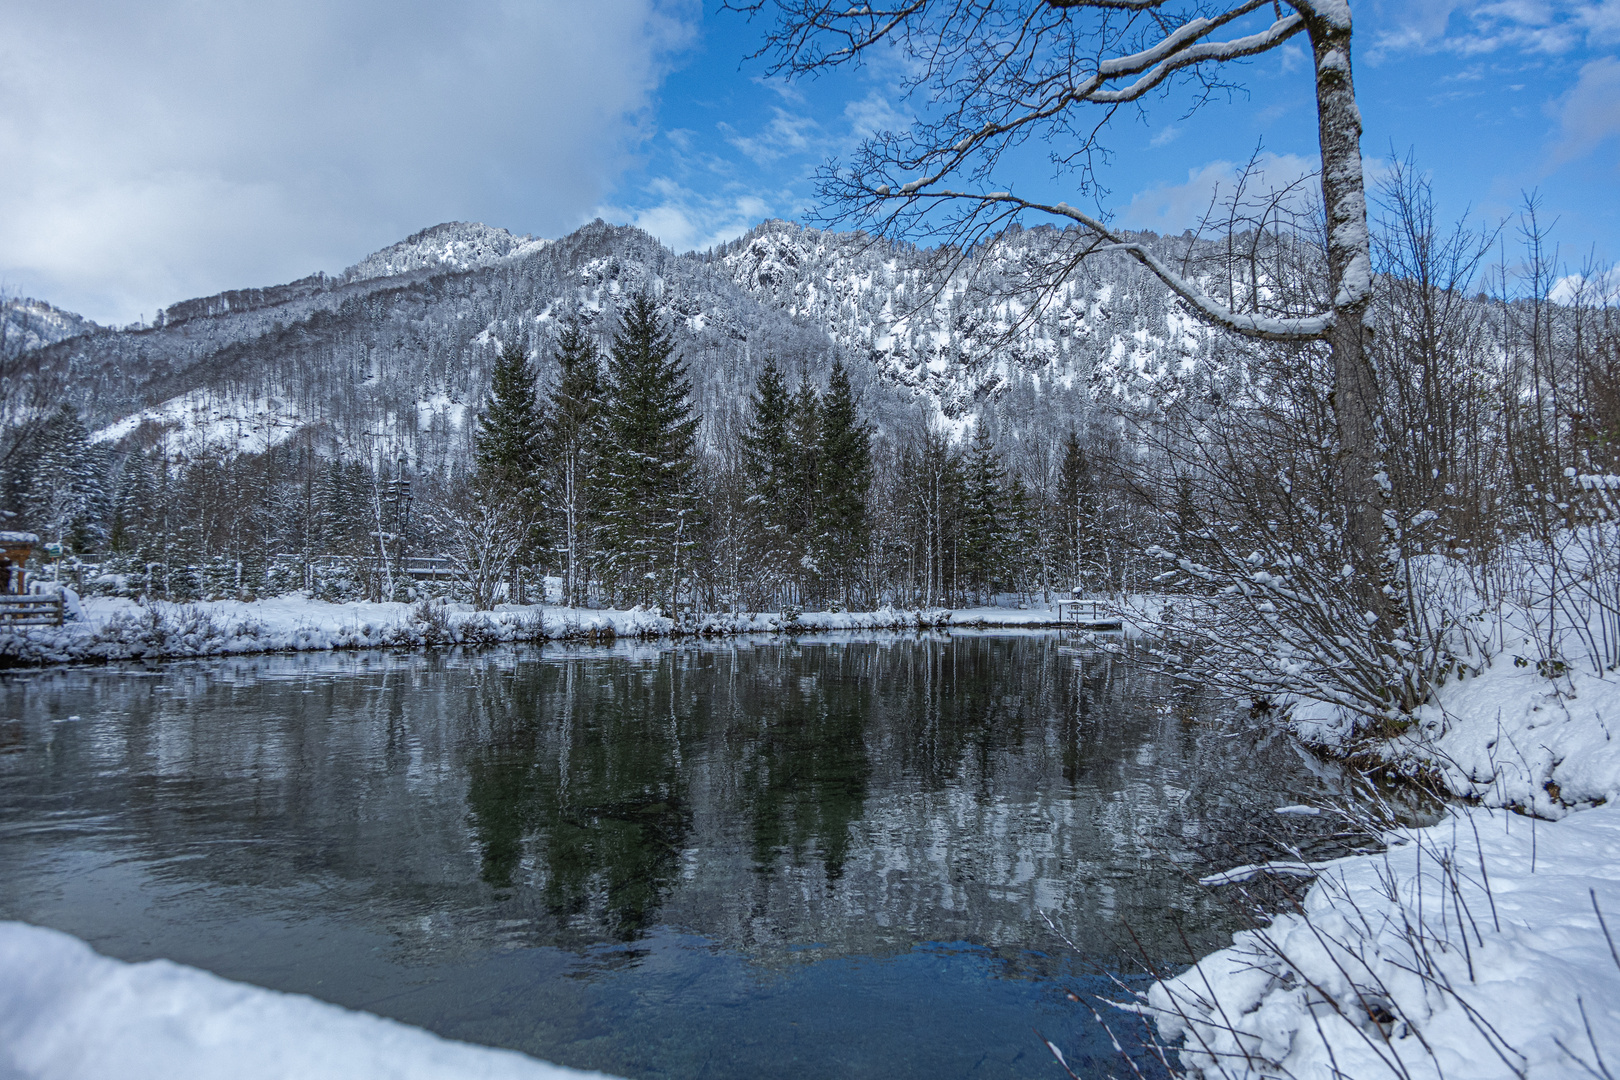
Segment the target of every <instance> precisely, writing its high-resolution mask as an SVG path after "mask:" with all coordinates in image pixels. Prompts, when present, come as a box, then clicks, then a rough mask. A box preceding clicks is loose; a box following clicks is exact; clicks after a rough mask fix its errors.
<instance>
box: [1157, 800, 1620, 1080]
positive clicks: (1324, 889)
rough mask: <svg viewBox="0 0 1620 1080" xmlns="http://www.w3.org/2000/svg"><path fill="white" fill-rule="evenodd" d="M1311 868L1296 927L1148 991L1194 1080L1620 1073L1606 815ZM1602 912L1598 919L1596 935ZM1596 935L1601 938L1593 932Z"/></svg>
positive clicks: (1459, 832) (1447, 839) (1454, 818)
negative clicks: (1618, 1069)
mask: <svg viewBox="0 0 1620 1080" xmlns="http://www.w3.org/2000/svg"><path fill="white" fill-rule="evenodd" d="M1388 839H1389V841H1390V845H1391V846H1390V847H1389V849H1388V850H1387V851H1386V852H1384V853H1382V854H1379V855H1376V856H1355V857H1351V858H1347V859H1343V860H1339V861H1337V862H1333V863H1329V864H1326V865H1324V866H1321V867H1318V873H1319V877H1318V878H1317V880H1316V882H1315V883H1314V884H1313V885H1312V886H1311V888H1310V890H1309V892H1308V893H1307V894H1306V897H1305V901H1304V910H1303V913H1292V914H1283V915H1279V916H1277V917H1276V919H1275V920H1274V921H1273V922H1272V923H1271V925H1270V926H1268V927H1266V928H1264V929H1257V930H1251V931H1245V932H1243V933H1240V934H1237V935H1236V936H1235V937H1234V943H1233V945H1232V946H1231V947H1230V948H1228V949H1224V950H1222V951H1220V952H1217V953H1215V954H1213V955H1211V956H1208V957H1206V958H1205V959H1203V960H1202V961H1200V962H1199V963H1198V964H1197V965H1196V966H1195V967H1193V968H1192V969H1191V970H1189V971H1188V972H1186V973H1184V974H1182V975H1181V976H1179V977H1177V978H1174V979H1170V980H1167V981H1164V982H1161V983H1159V984H1157V985H1155V986H1154V987H1153V989H1152V990H1151V991H1150V992H1149V994H1148V996H1147V1003H1146V1006H1145V1007H1144V1011H1147V1012H1149V1013H1151V1014H1152V1015H1154V1016H1155V1018H1156V1019H1157V1021H1158V1024H1159V1030H1160V1032H1161V1034H1163V1035H1164V1036H1165V1037H1166V1038H1169V1039H1177V1038H1181V1039H1183V1046H1184V1048H1183V1049H1182V1051H1181V1054H1182V1061H1183V1063H1184V1065H1188V1066H1191V1067H1192V1071H1193V1074H1194V1075H1202V1076H1205V1077H1209V1078H1214V1077H1232V1078H1237V1077H1262V1076H1264V1077H1276V1076H1287V1077H1293V1078H1295V1080H1329V1078H1340V1077H1354V1078H1355V1080H1379V1078H1383V1077H1403V1078H1413V1080H1416V1078H1427V1077H1434V1078H1437V1080H1438V1078H1440V1077H1468V1078H1469V1080H1491V1078H1495V1077H1504V1078H1505V1077H1521V1078H1526V1080H1534V1078H1538V1077H1546V1078H1551V1077H1572V1076H1583V1075H1585V1076H1599V1077H1602V1076H1608V1075H1612V1074H1611V1073H1608V1072H1604V1071H1602V1067H1601V1066H1600V1064H1599V1062H1600V1061H1601V1062H1607V1063H1609V1064H1608V1068H1610V1069H1612V1068H1613V1067H1614V1065H1615V1063H1620V952H1617V951H1616V948H1615V946H1616V939H1615V938H1613V937H1612V936H1610V935H1611V933H1612V932H1620V807H1614V806H1604V807H1601V808H1598V809H1594V810H1590V811H1587V812H1585V813H1580V814H1575V815H1572V816H1570V817H1568V818H1566V819H1565V820H1562V821H1559V822H1556V823H1549V822H1537V821H1536V820H1535V819H1533V818H1528V817H1523V816H1520V815H1516V814H1512V813H1504V812H1501V811H1490V810H1484V809H1478V808H1473V809H1466V810H1458V811H1456V812H1454V813H1453V814H1452V815H1451V816H1450V817H1448V818H1447V820H1445V821H1443V822H1442V823H1440V824H1439V825H1436V826H1433V827H1431V828H1427V829H1413V830H1402V831H1400V832H1398V833H1395V834H1392V835H1391V836H1390V837H1389V838H1388ZM1600 912H1601V919H1600ZM1603 920H1606V921H1607V932H1606V931H1605V928H1604V925H1603Z"/></svg>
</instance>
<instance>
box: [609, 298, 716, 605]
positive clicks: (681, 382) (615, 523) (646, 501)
mask: <svg viewBox="0 0 1620 1080" xmlns="http://www.w3.org/2000/svg"><path fill="white" fill-rule="evenodd" d="M690 392H691V384H690V383H688V382H687V379H686V372H685V369H684V366H683V365H682V364H681V361H680V359H679V358H678V357H677V356H676V355H675V342H674V339H673V338H672V337H671V336H670V334H669V332H668V330H666V329H665V328H664V326H663V324H662V321H661V320H660V319H659V317H658V308H657V306H656V305H655V304H654V303H653V301H652V298H651V297H649V296H647V295H646V294H644V293H643V294H641V295H638V296H636V297H634V298H633V299H632V300H631V301H630V304H629V306H628V307H627V308H626V309H625V311H624V313H623V315H622V317H621V322H620V328H619V332H618V333H617V334H616V335H615V336H614V339H613V348H612V350H611V351H610V353H609V354H608V398H607V402H606V405H605V408H604V420H605V424H604V427H605V429H606V435H607V457H608V461H607V463H606V465H607V468H606V476H605V477H604V484H603V486H604V488H605V489H606V490H605V495H606V499H605V500H604V501H605V504H606V505H605V511H604V515H603V517H604V522H603V533H604V539H605V541H606V547H607V552H608V558H609V561H610V563H611V565H612V567H613V570H614V572H615V574H616V575H617V578H618V583H619V585H620V587H621V588H622V589H623V590H624V591H625V592H626V593H627V594H628V595H629V596H631V597H634V598H635V599H637V600H638V601H641V602H644V603H645V602H650V601H651V600H652V599H653V598H654V597H657V596H659V595H660V594H662V595H663V596H665V597H667V599H668V600H669V602H670V603H671V604H673V603H674V602H675V599H676V594H677V592H678V590H679V588H680V578H681V574H682V573H683V571H684V570H685V567H684V566H683V565H682V560H683V558H684V556H685V553H686V551H688V550H689V549H690V547H691V545H692V543H693V540H694V535H695V529H694V525H695V522H694V521H693V517H694V509H695V500H694V498H693V492H692V479H693V471H694V468H695V465H696V460H695V439H696V435H697V428H698V418H697V417H696V416H695V415H693V413H692V405H691V402H690V401H689V400H688V395H689V393H690Z"/></svg>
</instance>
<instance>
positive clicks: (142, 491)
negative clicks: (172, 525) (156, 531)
mask: <svg viewBox="0 0 1620 1080" xmlns="http://www.w3.org/2000/svg"><path fill="white" fill-rule="evenodd" d="M152 472H153V470H152V459H151V458H150V457H149V456H147V455H146V454H143V453H141V452H140V451H135V452H133V453H131V454H129V455H128V456H127V457H125V458H124V464H123V467H122V468H121V469H120V470H119V474H118V498H117V500H116V501H115V502H114V504H113V517H112V527H111V529H110V530H109V532H108V537H107V541H108V545H109V546H110V547H111V548H112V550H113V551H116V552H118V553H120V554H136V553H140V552H144V551H145V550H146V548H147V546H148V539H147V537H148V533H149V531H150V529H151V528H152V525H153V522H154V517H155V514H156V511H157V505H156V500H157V493H156V485H155V483H154V480H153V475H152Z"/></svg>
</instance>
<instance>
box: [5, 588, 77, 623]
mask: <svg viewBox="0 0 1620 1080" xmlns="http://www.w3.org/2000/svg"><path fill="white" fill-rule="evenodd" d="M66 617H67V608H66V605H64V604H63V602H62V594H61V593H51V594H48V595H45V596H0V626H7V627H9V626H61V625H62V622H63V620H64V619H65V618H66Z"/></svg>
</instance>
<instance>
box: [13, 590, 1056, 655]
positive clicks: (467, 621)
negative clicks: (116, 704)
mask: <svg viewBox="0 0 1620 1080" xmlns="http://www.w3.org/2000/svg"><path fill="white" fill-rule="evenodd" d="M68 609H69V611H71V612H74V613H75V614H76V616H77V617H75V618H71V619H70V620H69V621H68V622H67V623H66V624H65V625H63V626H60V627H9V628H0V666H9V667H29V666H43V665H49V664H68V663H93V662H108V661H120V660H169V659H192V658H197V657H206V656H238V655H243V654H248V653H271V652H302V651H312V650H327V649H375V648H420V647H429V646H437V645H493V644H501V643H506V642H516V641H603V640H612V639H616V638H676V637H684V638H691V637H719V636H732V635H741V634H761V633H767V634H770V633H788V634H806V633H823V632H829V631H838V630H857V631H858V630H929V629H949V628H958V629H975V628H998V627H999V628H1024V629H1056V628H1059V627H1060V626H1064V625H1068V626H1073V625H1074V624H1073V622H1072V621H1070V622H1068V623H1066V624H1065V623H1063V622H1061V621H1060V620H1059V618H1058V613H1057V611H1056V609H1055V608H1052V607H1049V606H1044V605H1043V606H1040V607H1032V608H1027V609H1024V608H1008V607H974V608H961V609H954V610H952V609H945V608H931V609H921V610H910V609H896V608H888V607H885V608H880V609H878V610H877V611H863V612H848V611H845V612H833V611H809V612H803V613H798V614H783V613H781V612H747V613H739V614H734V615H733V614H724V613H720V614H710V615H704V616H701V617H700V618H698V619H696V620H695V621H685V622H683V623H682V624H680V625H677V624H676V622H675V620H673V619H671V618H669V617H667V616H665V615H663V614H662V613H661V612H659V611H657V610H656V609H653V610H648V609H645V608H640V607H635V608H630V609H628V610H618V609H585V608H566V607H560V606H555V605H549V604H547V605H542V604H532V605H518V604H500V605H497V606H496V608H495V609H494V610H493V611H474V610H473V608H472V606H471V605H469V604H450V603H433V604H429V605H423V604H414V605H413V604H403V603H367V602H350V603H342V604H334V603H328V602H326V601H322V600H311V599H307V598H305V597H303V596H299V595H296V594H294V595H289V596H281V597H275V598H272V599H268V600H255V601H251V602H241V601H235V600H213V601H200V602H197V603H190V604H178V603H170V602H167V601H148V602H137V601H134V600H126V599H116V598H93V599H90V598H87V599H83V600H80V599H78V598H76V597H75V598H72V599H70V601H69V603H68Z"/></svg>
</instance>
